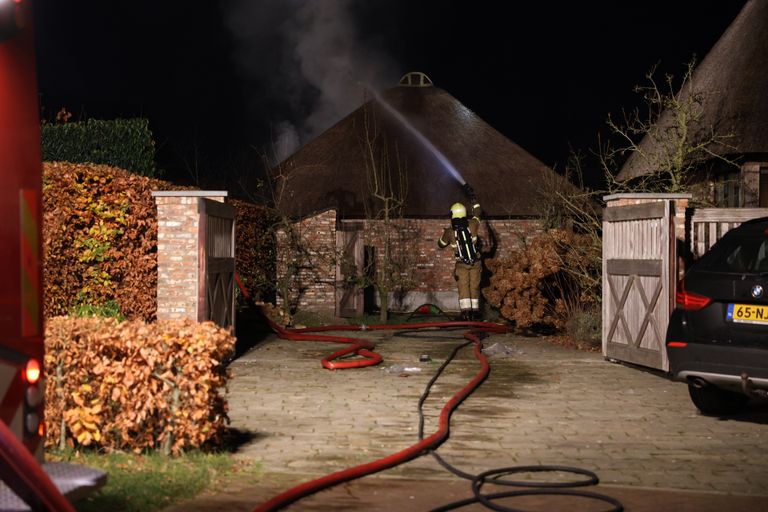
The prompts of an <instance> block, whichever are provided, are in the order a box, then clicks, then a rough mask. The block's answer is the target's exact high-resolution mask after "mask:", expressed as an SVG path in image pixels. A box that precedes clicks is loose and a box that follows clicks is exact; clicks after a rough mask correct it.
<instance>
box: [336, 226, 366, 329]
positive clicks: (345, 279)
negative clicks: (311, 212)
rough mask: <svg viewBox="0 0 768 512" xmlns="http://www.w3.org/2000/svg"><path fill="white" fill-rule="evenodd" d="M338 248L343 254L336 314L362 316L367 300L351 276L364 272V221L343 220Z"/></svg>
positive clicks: (338, 269) (337, 234) (338, 275)
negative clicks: (351, 279) (351, 280)
mask: <svg viewBox="0 0 768 512" xmlns="http://www.w3.org/2000/svg"><path fill="white" fill-rule="evenodd" d="M336 249H337V252H338V253H339V254H341V261H340V262H339V263H338V264H337V265H336V316H339V317H352V316H360V315H362V314H363V310H364V309H363V308H364V302H365V300H364V295H363V289H362V288H360V287H359V286H357V285H355V284H354V283H352V282H350V278H352V277H354V276H356V275H360V274H361V273H362V272H364V268H363V267H364V259H365V253H364V241H363V222H362V221H341V223H340V226H339V229H338V230H337V231H336Z"/></svg>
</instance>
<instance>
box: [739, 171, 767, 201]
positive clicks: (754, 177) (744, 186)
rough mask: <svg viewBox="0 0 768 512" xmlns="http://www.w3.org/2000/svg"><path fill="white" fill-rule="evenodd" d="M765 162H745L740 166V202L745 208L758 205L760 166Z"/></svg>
mask: <svg viewBox="0 0 768 512" xmlns="http://www.w3.org/2000/svg"><path fill="white" fill-rule="evenodd" d="M765 165H766V162H747V163H745V164H743V165H742V166H741V204H740V206H743V207H745V208H756V207H758V206H760V168H761V167H764V166H765Z"/></svg>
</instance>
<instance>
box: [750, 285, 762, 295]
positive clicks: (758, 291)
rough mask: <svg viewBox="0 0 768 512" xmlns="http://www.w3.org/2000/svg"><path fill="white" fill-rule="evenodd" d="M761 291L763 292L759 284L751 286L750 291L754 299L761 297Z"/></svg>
mask: <svg viewBox="0 0 768 512" xmlns="http://www.w3.org/2000/svg"><path fill="white" fill-rule="evenodd" d="M763 292H764V290H763V287H762V286H760V285H759V284H756V285H755V286H753V287H752V291H751V293H752V297H754V298H756V299H759V298H760V297H762V296H763Z"/></svg>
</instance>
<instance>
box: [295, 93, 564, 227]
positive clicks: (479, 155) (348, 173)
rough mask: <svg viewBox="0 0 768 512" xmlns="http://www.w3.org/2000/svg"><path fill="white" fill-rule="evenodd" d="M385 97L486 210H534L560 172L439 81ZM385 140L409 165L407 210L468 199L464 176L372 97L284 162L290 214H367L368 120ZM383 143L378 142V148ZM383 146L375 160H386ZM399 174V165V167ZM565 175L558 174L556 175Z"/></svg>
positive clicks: (426, 212) (433, 209) (418, 212)
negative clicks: (438, 84)
mask: <svg viewBox="0 0 768 512" xmlns="http://www.w3.org/2000/svg"><path fill="white" fill-rule="evenodd" d="M401 84H404V85H400V86H398V87H394V88H392V89H389V90H387V91H385V92H384V93H382V98H383V99H384V101H385V102H386V103H388V104H389V105H391V106H392V107H393V108H394V109H395V110H396V111H397V112H398V113H400V114H402V116H403V117H404V118H405V119H406V120H407V121H408V122H409V123H412V125H413V126H414V127H415V128H416V129H417V130H418V131H419V132H421V133H422V134H423V135H424V136H425V137H426V138H427V139H428V140H429V141H430V142H431V143H432V144H434V146H435V147H437V148H438V149H439V151H440V152H442V153H444V155H445V156H446V157H447V159H448V160H449V161H450V162H451V163H452V164H453V165H454V166H455V168H456V169H457V170H458V171H459V173H460V174H461V175H462V176H463V177H464V179H465V180H466V181H467V182H468V183H470V184H471V185H472V187H474V189H475V192H476V193H477V196H478V199H479V200H480V202H481V204H482V207H483V212H484V215H485V216H487V217H511V216H535V215H536V214H537V210H536V208H535V207H534V205H535V201H536V200H537V191H538V190H539V188H540V187H541V186H542V183H543V182H544V180H545V178H546V179H549V180H561V178H560V177H559V176H558V175H557V174H556V173H555V172H554V171H553V170H552V169H550V168H548V167H547V166H545V165H544V164H543V163H542V162H540V161H539V160H537V159H536V158H535V157H533V156H532V155H531V154H529V153H528V152H526V151H525V150H524V149H523V148H521V147H520V146H518V145H517V144H515V143H514V142H512V141H510V140H509V139H507V138H506V137H505V136H504V135H502V134H501V133H499V132H498V131H496V130H495V129H493V128H492V127H491V126H490V125H488V124H487V123H485V122H484V121H483V120H482V119H480V118H479V117H478V116H477V115H476V114H475V113H474V112H472V111H471V110H469V109H468V108H466V107H465V106H463V105H462V104H461V103H459V101H457V100H456V99H455V98H454V97H453V96H451V95H450V94H448V93H447V92H445V91H444V90H441V89H439V88H437V87H433V86H431V83H428V84H427V86H423V84H422V86H411V85H408V82H407V81H404V82H401ZM366 123H367V126H368V127H369V128H370V129H375V128H378V129H379V130H380V135H379V138H378V139H376V141H377V142H378V141H382V140H386V141H387V144H386V146H387V148H388V149H387V151H388V154H389V162H390V166H391V167H392V168H393V169H396V168H397V159H396V155H398V156H399V161H400V162H401V163H402V164H401V166H400V167H401V168H403V169H406V175H407V183H408V187H407V200H406V208H405V215H406V216H408V217H445V216H446V215H447V214H448V211H449V208H450V205H451V204H452V203H454V202H457V201H462V202H466V197H465V196H464V194H463V193H462V191H461V188H460V185H459V183H458V182H457V181H456V180H455V179H454V178H452V177H451V175H450V173H449V172H447V171H446V169H445V167H444V166H443V165H442V164H441V163H440V161H439V159H438V158H436V157H435V156H434V155H433V154H432V153H430V152H429V151H427V150H426V149H425V148H424V146H423V145H422V144H420V143H418V142H417V141H416V140H414V139H415V137H414V135H413V134H412V133H411V132H409V131H408V130H407V129H405V128H404V127H403V125H402V123H401V122H398V121H397V120H396V118H395V117H394V115H393V114H392V113H391V112H389V111H388V110H387V108H386V107H382V105H381V104H380V103H379V102H378V101H376V100H372V101H369V102H367V103H366V104H365V105H363V106H362V107H360V108H359V109H358V110H356V111H355V112H353V113H351V114H350V115H348V116H347V117H345V118H344V119H342V120H341V121H339V122H338V123H337V124H336V125H334V126H333V127H331V128H330V129H328V130H327V131H326V132H325V133H323V134H321V135H320V136H318V137H317V138H316V139H314V140H312V141H311V142H309V143H308V144H306V145H305V146H304V147H302V148H301V149H299V150H298V151H297V152H296V153H295V154H294V155H292V156H290V157H288V158H287V159H286V160H285V161H283V162H282V163H281V166H282V167H283V169H285V172H286V173H287V174H288V175H290V179H289V181H288V184H289V201H288V203H287V205H286V206H287V210H288V213H290V214H291V215H293V216H295V217H306V216H308V215H312V214H314V213H317V212H320V211H324V210H328V209H331V208H334V209H337V210H338V211H339V214H340V216H341V217H347V218H355V217H361V218H362V217H365V216H366V211H365V207H364V200H365V197H367V196H368V192H367V191H368V176H369V174H368V173H367V171H366V168H367V165H366V164H367V163H370V161H371V159H370V158H368V159H366V157H365V152H364V149H365V148H364V146H365V141H366V137H365V135H364V133H365V126H366ZM380 148H381V146H380V147H379V149H380ZM381 155H382V152H381V151H380V150H379V151H376V156H375V160H376V162H377V164H378V165H381V162H382V156H381ZM395 174H397V173H396V171H395ZM558 182H559V181H558Z"/></svg>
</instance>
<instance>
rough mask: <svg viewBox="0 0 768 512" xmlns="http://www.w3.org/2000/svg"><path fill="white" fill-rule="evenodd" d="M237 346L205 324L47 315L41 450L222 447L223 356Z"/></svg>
mask: <svg viewBox="0 0 768 512" xmlns="http://www.w3.org/2000/svg"><path fill="white" fill-rule="evenodd" d="M234 343H235V340H234V338H233V337H232V336H230V335H229V334H228V332H227V331H226V330H224V329H221V328H219V327H217V326H216V325H214V324H213V323H212V322H205V323H201V324H197V323H195V322H192V321H190V320H183V321H182V320H176V321H163V322H157V323H153V324H145V323H144V322H142V321H138V320H134V321H125V322H122V323H119V322H118V321H117V320H116V319H114V318H70V317H57V318H52V319H50V320H49V321H48V322H47V325H46V339H45V344H46V347H45V348H46V352H45V371H46V374H47V375H48V378H47V379H46V390H45V393H46V400H45V421H46V440H45V443H46V446H48V447H56V446H58V447H62V445H63V444H64V445H69V446H70V447H78V446H93V447H98V448H103V449H106V450H109V451H111V450H133V451H135V452H141V451H144V450H148V449H157V448H160V447H162V449H163V451H164V452H165V453H179V452H181V451H182V450H185V449H189V448H197V447H202V448H205V447H208V446H213V445H217V444H219V443H220V442H221V441H222V435H223V434H224V430H225V423H226V421H227V414H226V413H227V404H226V401H225V399H224V396H223V395H222V391H223V390H224V388H225V387H226V385H227V382H228V379H229V377H230V374H229V370H227V369H226V368H225V367H224V365H223V364H222V361H224V360H225V359H226V358H227V357H229V356H230V355H231V353H232V351H233V350H234Z"/></svg>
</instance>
